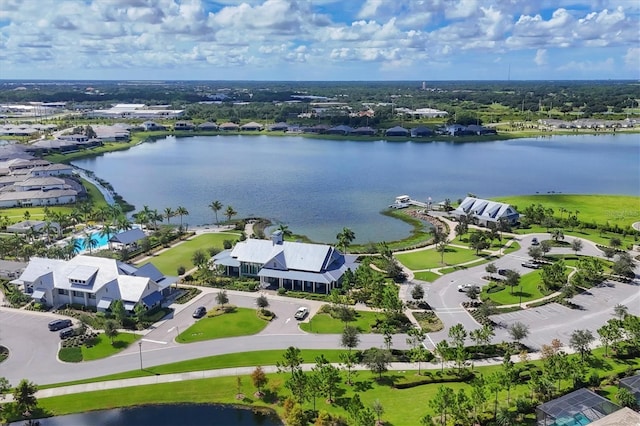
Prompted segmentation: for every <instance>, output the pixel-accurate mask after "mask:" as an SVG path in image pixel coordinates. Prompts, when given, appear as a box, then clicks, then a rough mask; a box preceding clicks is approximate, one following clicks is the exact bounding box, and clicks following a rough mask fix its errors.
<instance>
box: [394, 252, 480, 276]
mask: <svg viewBox="0 0 640 426" xmlns="http://www.w3.org/2000/svg"><path fill="white" fill-rule="evenodd" d="M395 257H396V259H398V261H399V262H400V263H402V264H403V265H404V266H406V267H407V268H409V269H411V270H412V271H416V270H420V269H432V268H439V267H442V266H447V265H457V264H459V263H464V262H469V261H472V260H476V259H481V257H479V256H476V253H475V251H473V250H468V249H464V248H459V247H447V249H446V250H445V252H444V263H445V264H444V265H443V264H442V263H440V259H441V253H439V252H438V251H436V250H419V251H414V252H410V253H401V254H397V255H396V256H395Z"/></svg>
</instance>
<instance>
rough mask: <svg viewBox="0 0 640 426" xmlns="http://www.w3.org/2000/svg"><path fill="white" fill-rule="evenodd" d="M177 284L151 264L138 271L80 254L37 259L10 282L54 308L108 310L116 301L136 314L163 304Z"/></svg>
mask: <svg viewBox="0 0 640 426" xmlns="http://www.w3.org/2000/svg"><path fill="white" fill-rule="evenodd" d="M175 281H176V278H175V277H166V276H164V275H163V274H162V273H161V272H160V271H159V270H158V269H157V268H156V267H155V266H153V265H152V264H151V263H148V264H146V265H143V266H142V267H140V268H136V267H135V266H132V265H130V264H127V263H124V262H120V261H117V260H115V259H107V258H101V257H93V256H86V255H79V256H76V257H74V258H73V259H71V260H59V259H47V258H41V257H33V258H31V260H30V261H29V264H28V265H27V267H26V268H25V270H24V271H23V272H22V274H21V275H20V277H18V278H16V279H15V280H13V281H11V282H10V283H11V284H13V285H15V286H17V287H18V288H19V289H20V290H21V291H23V292H24V293H25V294H28V295H29V296H31V298H32V299H34V300H36V301H38V302H41V303H45V304H47V305H51V306H60V305H64V304H67V303H69V304H80V305H83V306H87V307H95V308H96V309H98V310H106V309H109V307H110V306H111V303H112V302H113V301H114V300H122V302H123V304H124V307H125V309H126V310H127V311H133V309H134V307H135V306H136V304H139V303H141V304H143V305H144V306H146V307H147V308H153V307H155V306H157V305H159V304H160V303H161V301H162V300H163V299H164V297H165V296H166V295H168V294H169V292H170V288H171V284H172V283H174V282H175Z"/></svg>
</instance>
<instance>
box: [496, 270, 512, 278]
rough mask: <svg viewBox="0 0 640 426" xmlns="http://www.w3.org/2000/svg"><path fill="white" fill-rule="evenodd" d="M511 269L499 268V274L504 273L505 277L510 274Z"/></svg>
mask: <svg viewBox="0 0 640 426" xmlns="http://www.w3.org/2000/svg"><path fill="white" fill-rule="evenodd" d="M510 271H511V269H498V275H502V276H503V277H505V276H507V275H509V272H510Z"/></svg>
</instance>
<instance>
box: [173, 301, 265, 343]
mask: <svg viewBox="0 0 640 426" xmlns="http://www.w3.org/2000/svg"><path fill="white" fill-rule="evenodd" d="M266 326H267V321H265V320H261V319H260V318H258V316H257V315H256V311H255V309H248V308H236V309H235V311H233V312H229V313H226V314H222V315H218V316H215V317H211V318H209V317H204V318H201V319H199V320H198V321H196V323H195V324H193V325H192V326H191V327H189V328H187V329H186V330H185V331H183V332H182V333H180V335H179V336H178V337H177V339H176V341H177V342H180V343H192V342H200V341H203V340H211V339H221V338H224V337H236V336H249V335H251V334H256V333H258V332H260V331H262V329H263V328H265V327H266Z"/></svg>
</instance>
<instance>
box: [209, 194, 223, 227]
mask: <svg viewBox="0 0 640 426" xmlns="http://www.w3.org/2000/svg"><path fill="white" fill-rule="evenodd" d="M209 208H210V209H211V210H213V213H214V214H215V215H216V225H218V224H219V223H220V222H218V212H219V211H220V210H222V203H221V202H220V201H218V200H216V201H213V202H211V204H209Z"/></svg>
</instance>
